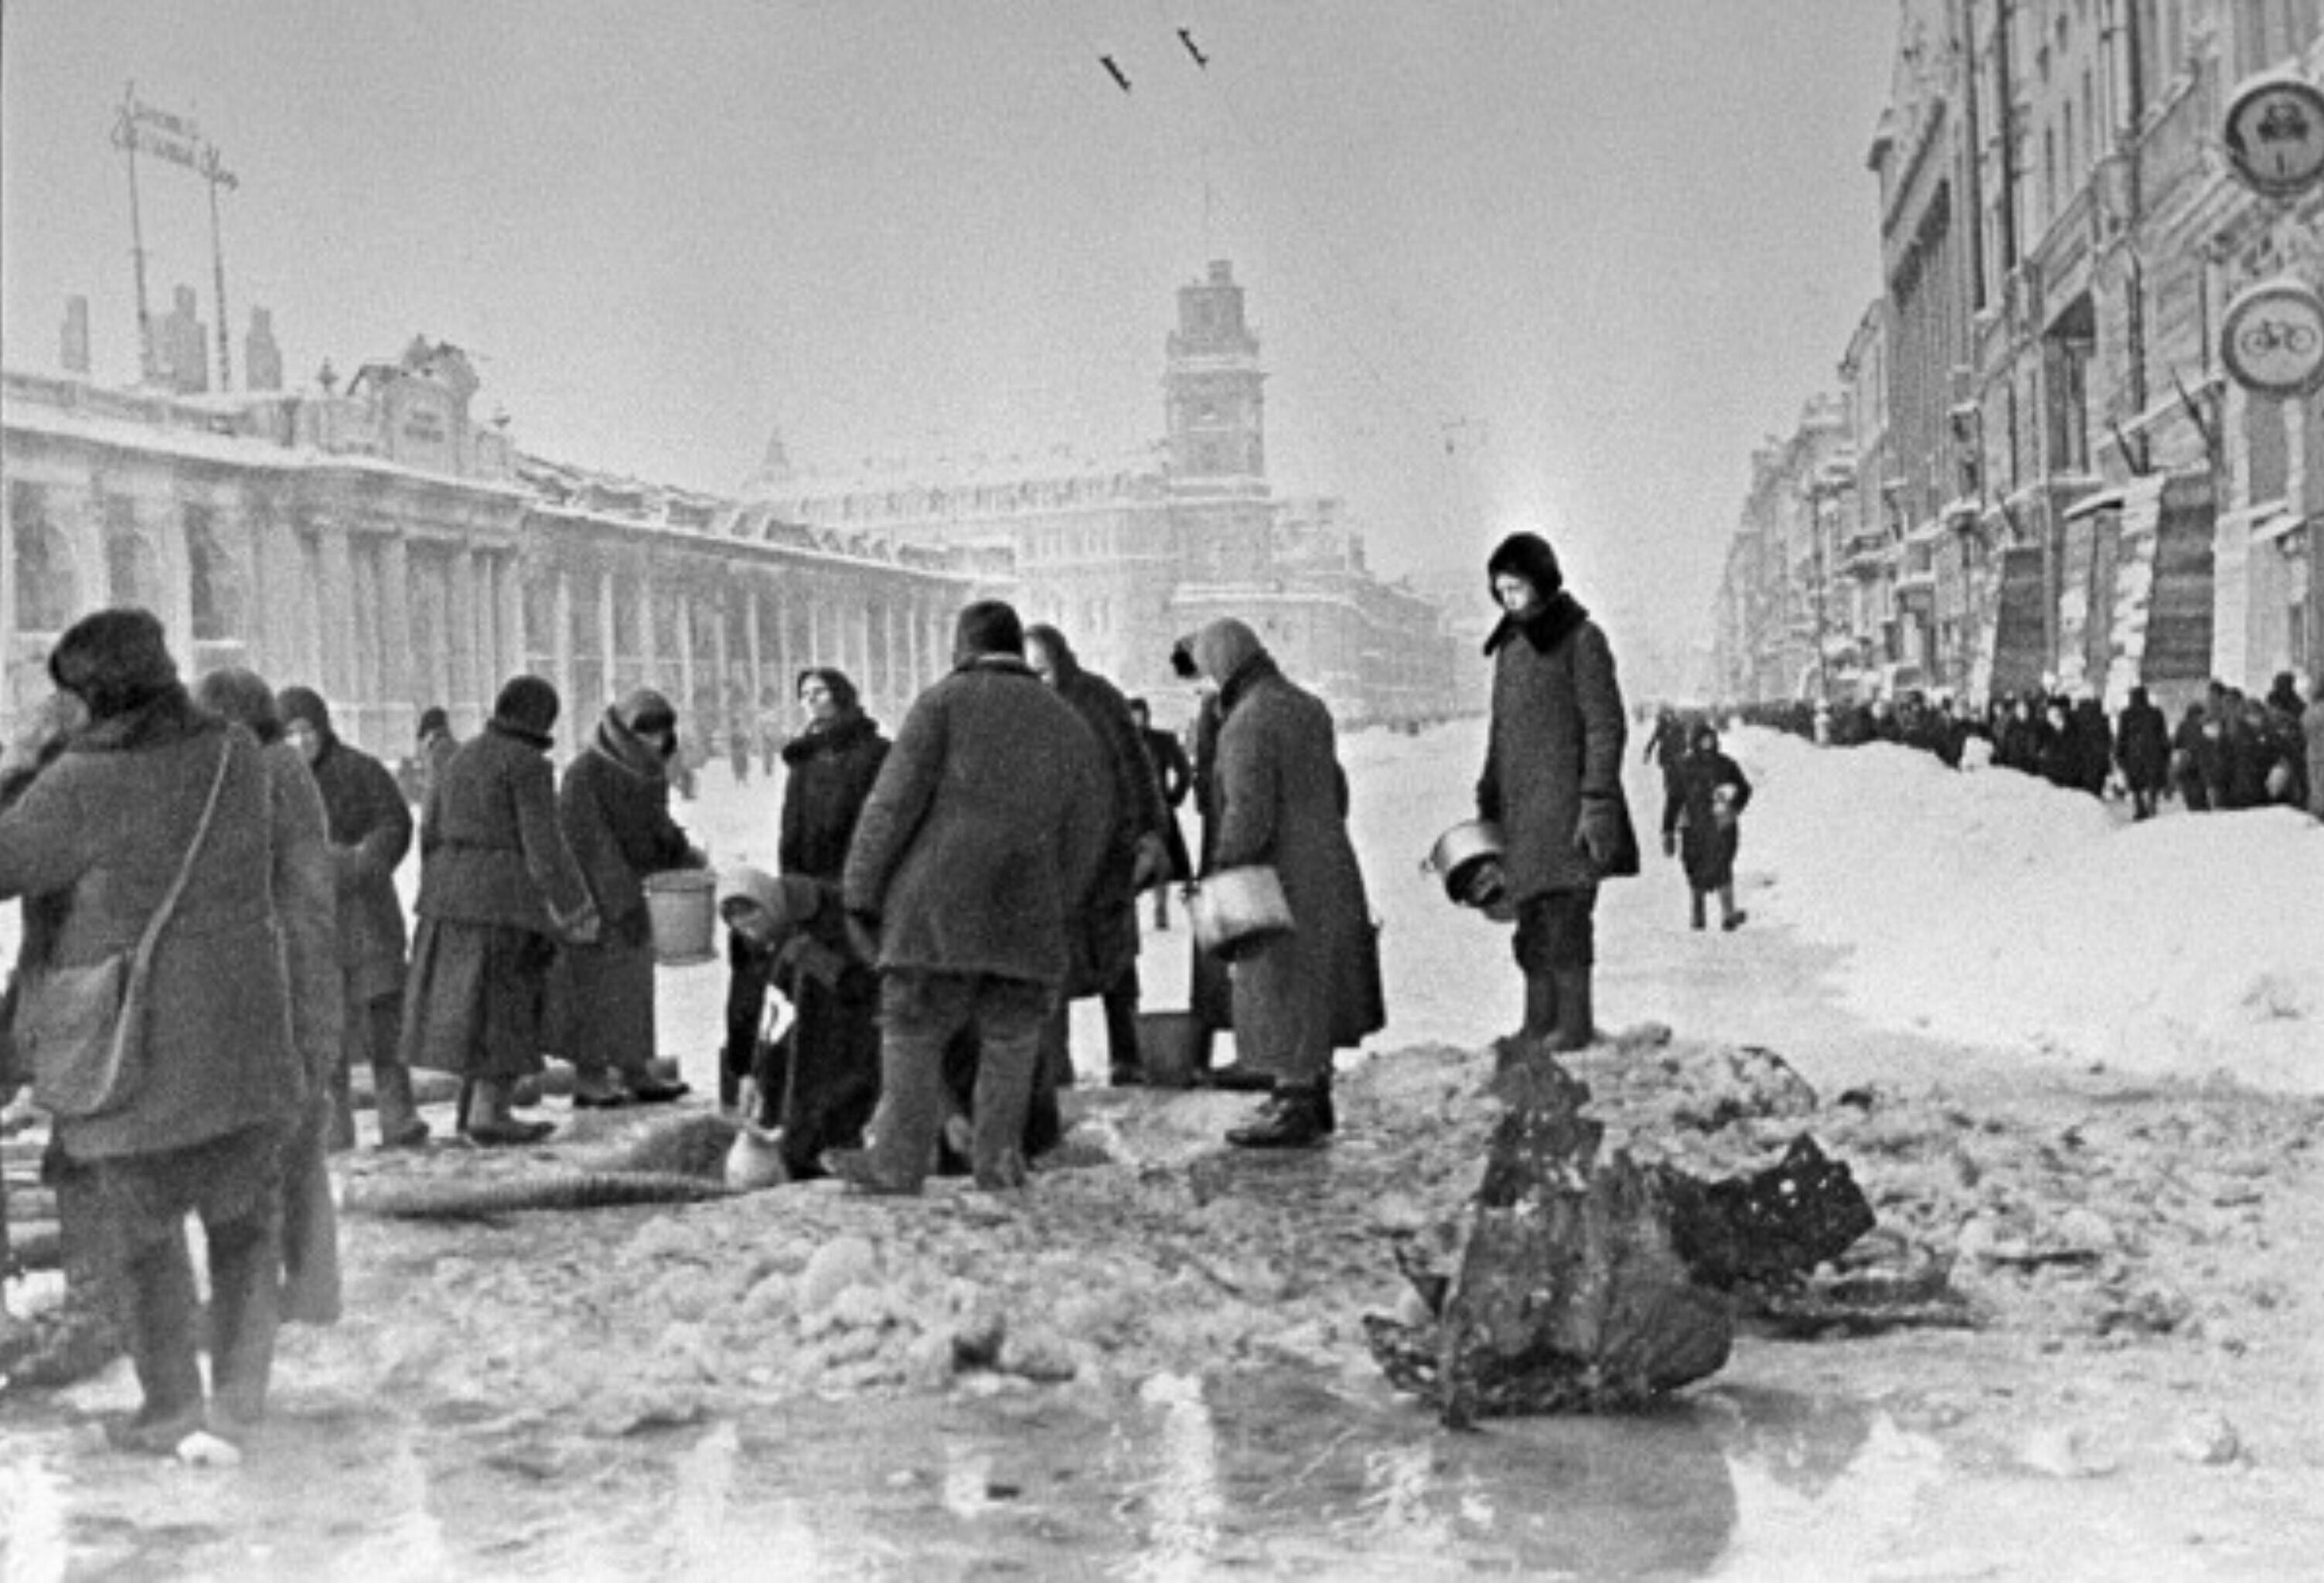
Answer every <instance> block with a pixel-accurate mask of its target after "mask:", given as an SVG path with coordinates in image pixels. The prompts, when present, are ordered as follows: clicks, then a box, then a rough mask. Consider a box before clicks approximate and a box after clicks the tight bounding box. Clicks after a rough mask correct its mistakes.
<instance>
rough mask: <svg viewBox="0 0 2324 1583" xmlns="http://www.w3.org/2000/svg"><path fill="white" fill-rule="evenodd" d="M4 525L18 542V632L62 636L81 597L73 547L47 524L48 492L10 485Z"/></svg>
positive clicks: (32, 486) (35, 486)
mask: <svg viewBox="0 0 2324 1583" xmlns="http://www.w3.org/2000/svg"><path fill="white" fill-rule="evenodd" d="M8 520H9V525H10V529H11V531H12V533H13V535H14V538H15V541H16V568H15V569H16V629H17V630H18V631H19V632H20V633H23V634H25V635H28V636H30V635H37V636H47V635H49V634H51V633H55V632H61V631H63V630H65V629H66V628H67V627H69V626H70V625H71V624H72V619H73V609H74V606H75V605H77V604H78V603H79V596H78V589H77V587H76V582H77V579H76V578H75V577H74V575H73V559H72V546H71V545H70V544H69V543H67V542H66V540H65V536H64V535H63V534H62V533H60V532H59V531H58V530H57V526H56V524H55V523H53V522H51V520H49V500H48V492H47V491H46V490H44V489H42V487H41V486H40V485H39V484H37V483H10V484H9V485H8Z"/></svg>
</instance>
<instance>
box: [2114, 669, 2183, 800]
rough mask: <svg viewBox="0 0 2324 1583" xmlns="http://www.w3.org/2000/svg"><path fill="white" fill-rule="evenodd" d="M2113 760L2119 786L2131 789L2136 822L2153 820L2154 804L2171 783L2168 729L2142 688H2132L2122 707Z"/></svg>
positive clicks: (2158, 710) (2167, 725) (2168, 724)
mask: <svg viewBox="0 0 2324 1583" xmlns="http://www.w3.org/2000/svg"><path fill="white" fill-rule="evenodd" d="M2114 757H2115V763H2116V766H2117V767H2118V768H2120V769H2121V770H2122V783H2123V785H2125V786H2126V787H2129V788H2130V805H2131V810H2132V815H2133V816H2134V817H2135V818H2139V819H2152V818H2153V817H2154V804H2155V801H2156V799H2157V798H2159V797H2161V796H2162V795H2163V791H2164V789H2165V788H2166V787H2168V786H2169V785H2170V779H2171V728H2170V722H2167V721H2165V720H2164V719H2163V711H2162V710H2160V709H2157V708H2156V707H2155V706H2154V705H2153V703H2151V702H2150V701H2149V700H2148V698H2147V696H2146V689H2145V688H2144V687H2133V688H2132V689H2131V690H2130V701H2129V702H2128V703H2127V704H2124V705H2123V707H2122V717H2121V721H2120V722H2119V724H2118V725H2117V726H2116V731H2115V743H2114Z"/></svg>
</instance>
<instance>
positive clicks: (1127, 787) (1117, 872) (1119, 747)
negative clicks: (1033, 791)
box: [1048, 634, 1170, 996]
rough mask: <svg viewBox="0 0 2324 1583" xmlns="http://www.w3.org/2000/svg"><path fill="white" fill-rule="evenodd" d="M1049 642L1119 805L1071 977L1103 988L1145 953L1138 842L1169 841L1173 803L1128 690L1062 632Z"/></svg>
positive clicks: (1092, 990)
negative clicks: (1166, 797)
mask: <svg viewBox="0 0 2324 1583" xmlns="http://www.w3.org/2000/svg"><path fill="white" fill-rule="evenodd" d="M1048 646H1049V651H1050V661H1051V664H1052V666H1053V667H1054V669H1055V672H1056V689H1057V696H1058V697H1060V698H1063V699H1064V700H1065V702H1066V703H1068V704H1072V705H1073V706H1074V713H1077V714H1079V715H1080V716H1081V717H1082V719H1083V720H1084V722H1087V724H1088V726H1089V728H1090V733H1091V734H1092V735H1093V736H1094V737H1095V738H1096V739H1097V742H1098V746H1099V748H1100V749H1101V750H1102V752H1103V756H1104V759H1105V768H1106V799H1107V804H1108V806H1109V808H1110V809H1111V821H1110V823H1109V824H1108V827H1107V835H1106V844H1105V857H1104V859H1103V860H1102V861H1101V862H1100V863H1099V865H1098V871H1097V877H1096V879H1094V880H1093V882H1092V883H1091V886H1090V888H1089V891H1088V893H1087V894H1086V895H1085V896H1084V897H1083V898H1082V903H1081V906H1080V907H1079V908H1078V909H1076V911H1075V913H1074V962H1073V970H1072V971H1071V972H1070V973H1069V974H1068V975H1067V979H1066V983H1065V993H1066V994H1068V995H1071V996H1082V995H1096V994H1100V993H1102V992H1103V991H1104V990H1105V989H1109V988H1110V987H1111V986H1112V985H1113V984H1114V982H1115V981H1116V980H1119V979H1120V977H1121V975H1122V973H1123V972H1124V971H1126V970H1128V969H1129V968H1130V965H1131V964H1132V963H1133V962H1136V961H1137V960H1138V911H1137V907H1138V890H1137V866H1138V843H1139V841H1140V840H1141V839H1142V838H1144V837H1145V836H1148V835H1152V836H1154V837H1156V838H1157V840H1159V841H1161V842H1163V843H1164V845H1165V847H1166V848H1167V845H1168V843H1169V839H1170V838H1169V833H1168V827H1169V824H1170V805H1169V804H1167V803H1166V802H1164V801H1163V800H1162V787H1161V783H1160V782H1159V781H1157V779H1156V778H1155V774H1154V764H1153V761H1152V760H1151V759H1148V757H1147V756H1146V744H1145V743H1144V742H1143V741H1139V735H1138V721H1137V718H1136V717H1135V716H1133V715H1132V714H1131V713H1130V700H1129V699H1127V698H1125V697H1123V696H1122V694H1121V689H1120V688H1119V687H1117V686H1114V685H1113V684H1112V683H1111V682H1110V681H1107V680H1106V679H1105V678H1104V677H1103V676H1099V675H1097V674H1096V673H1095V672H1094V671H1089V670H1084V669H1083V668H1082V664H1081V661H1080V659H1079V658H1076V657H1075V656H1074V651H1073V649H1072V647H1071V646H1070V645H1069V644H1067V643H1066V641H1065V639H1064V638H1063V637H1062V636H1059V635H1055V634H1053V635H1052V636H1051V637H1050V638H1049V639H1048Z"/></svg>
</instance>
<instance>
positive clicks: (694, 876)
mask: <svg viewBox="0 0 2324 1583" xmlns="http://www.w3.org/2000/svg"><path fill="white" fill-rule="evenodd" d="M717 889H718V881H717V880H716V879H715V878H714V877H713V876H712V875H711V873H710V871H709V870H706V869H673V870H670V871H669V872H668V873H666V874H649V875H647V876H646V916H647V917H648V919H649V920H650V922H651V924H652V925H653V948H654V961H655V962H659V963H660V964H661V965H662V966H663V967H691V966H693V965H694V964H695V963H696V962H712V961H715V960H716V958H717V955H718V953H717V951H716V950H715V948H714V947H713V945H712V943H711V942H712V940H713V939H714V937H715V934H716V925H717V922H718V908H717V906H716V902H715V896H716V893H717Z"/></svg>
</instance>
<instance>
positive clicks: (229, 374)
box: [199, 143, 242, 391]
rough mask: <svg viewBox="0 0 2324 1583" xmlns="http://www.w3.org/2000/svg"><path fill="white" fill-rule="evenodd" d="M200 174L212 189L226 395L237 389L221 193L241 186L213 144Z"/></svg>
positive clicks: (221, 378) (214, 276) (205, 149)
mask: <svg viewBox="0 0 2324 1583" xmlns="http://www.w3.org/2000/svg"><path fill="white" fill-rule="evenodd" d="M199 174H200V176H201V178H202V179H203V181H204V182H206V183H208V187H209V189H210V272H211V280H212V281H214V282H215V283H216V285H217V344H218V389H219V390H220V391H230V390H232V389H233V388H234V365H233V363H232V360H231V356H230V354H229V353H228V352H227V349H226V348H227V345H228V342H227V339H226V244H225V243H224V242H223V241H222V240H220V235H219V231H218V189H219V188H221V187H223V188H225V189H226V190H227V191H228V192H232V191H233V190H234V189H235V188H237V187H239V186H241V185H242V183H241V181H240V180H239V179H236V178H235V173H234V172H233V171H231V170H227V169H226V161H224V160H223V159H221V158H219V156H218V152H217V144H216V143H204V144H203V145H202V163H201V169H200V171H199Z"/></svg>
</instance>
